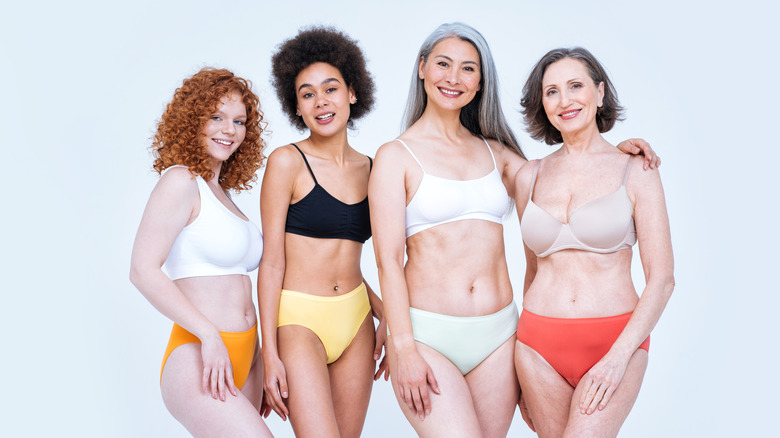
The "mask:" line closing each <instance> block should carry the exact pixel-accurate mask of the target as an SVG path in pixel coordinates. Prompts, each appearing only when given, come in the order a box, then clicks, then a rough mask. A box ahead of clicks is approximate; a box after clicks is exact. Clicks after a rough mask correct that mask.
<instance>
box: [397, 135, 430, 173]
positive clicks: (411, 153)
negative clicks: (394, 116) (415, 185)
mask: <svg viewBox="0 0 780 438" xmlns="http://www.w3.org/2000/svg"><path fill="white" fill-rule="evenodd" d="M395 140H396V141H397V142H398V143H401V144H402V145H404V147H405V148H406V150H407V151H409V154H410V155H411V156H412V158H414V161H416V162H417V165H418V166H420V169H422V171H423V173H425V168H424V167H423V165H422V163H421V162H420V160H418V159H417V156H416V155H414V152H412V150H411V149H409V146H407V145H406V143H404V142H403V140H401V139H400V138H396V139H395Z"/></svg>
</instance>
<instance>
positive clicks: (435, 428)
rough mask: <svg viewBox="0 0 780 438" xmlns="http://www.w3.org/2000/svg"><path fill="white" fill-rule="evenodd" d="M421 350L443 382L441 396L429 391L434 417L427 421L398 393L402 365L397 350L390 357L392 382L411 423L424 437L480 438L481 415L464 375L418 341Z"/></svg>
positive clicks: (428, 417)
mask: <svg viewBox="0 0 780 438" xmlns="http://www.w3.org/2000/svg"><path fill="white" fill-rule="evenodd" d="M387 342H388V345H392V339H391V337H390V336H388V338H387ZM416 344H417V351H419V352H420V354H421V355H422V357H423V359H425V361H426V362H428V365H429V366H430V367H431V369H432V370H433V374H434V376H436V381H437V382H438V383H439V390H440V391H441V394H439V395H437V394H436V393H434V392H433V391H432V390H431V389H430V387H428V391H429V394H430V400H431V414H430V415H427V416H426V417H425V419H424V420H420V418H419V417H418V416H417V415H416V414H415V413H413V412H412V411H410V410H409V407H408V406H407V405H406V402H404V401H403V400H402V399H401V397H400V395H399V392H398V386H397V385H396V380H395V379H396V377H395V376H396V373H395V371H396V370H397V366H398V362H397V358H396V355H395V351H394V350H393V348H389V349H388V354H389V356H388V358H389V360H390V370H391V372H390V380H391V381H392V382H393V392H394V393H395V398H396V400H397V401H398V405H399V406H400V407H401V411H403V413H404V415H405V416H406V419H407V420H408V421H409V424H411V425H412V427H413V428H414V430H415V431H416V432H417V435H419V436H420V437H423V438H426V437H442V436H446V437H448V438H458V437H464V438H480V437H481V436H482V432H481V430H480V424H479V420H478V419H477V413H476V411H475V410H474V404H473V403H472V401H471V393H470V391H469V386H468V384H466V379H464V378H463V375H462V374H461V373H460V371H459V370H458V368H457V367H456V366H455V365H453V364H452V362H450V361H449V360H448V359H447V358H445V357H444V356H442V355H441V353H439V352H437V351H436V350H434V349H433V348H431V347H429V346H427V345H425V344H422V343H420V342H417V343H416Z"/></svg>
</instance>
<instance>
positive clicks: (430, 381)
mask: <svg viewBox="0 0 780 438" xmlns="http://www.w3.org/2000/svg"><path fill="white" fill-rule="evenodd" d="M428 384H429V385H431V389H433V392H435V393H436V394H441V392H440V391H439V382H437V381H436V376H434V375H433V370H432V369H430V367H429V368H428Z"/></svg>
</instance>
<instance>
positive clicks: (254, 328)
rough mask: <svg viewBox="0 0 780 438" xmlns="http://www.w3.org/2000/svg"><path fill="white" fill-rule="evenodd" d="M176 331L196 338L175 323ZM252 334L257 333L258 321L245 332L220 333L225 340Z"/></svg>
mask: <svg viewBox="0 0 780 438" xmlns="http://www.w3.org/2000/svg"><path fill="white" fill-rule="evenodd" d="M173 328H174V330H183V331H185V332H187V333H189V334H191V335H192V336H195V335H194V334H192V333H191V332H190V331H189V330H187V329H185V328H184V327H182V326H180V325H179V324H176V323H175V322H174V323H173ZM252 332H255V333H257V321H255V325H253V326H252V328H250V329H249V330H245V331H243V332H222V331H221V332H219V335H220V336H222V337H223V338H243V337H245V336H246V335H249V334H252Z"/></svg>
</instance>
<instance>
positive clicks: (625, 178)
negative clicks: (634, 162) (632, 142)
mask: <svg viewBox="0 0 780 438" xmlns="http://www.w3.org/2000/svg"><path fill="white" fill-rule="evenodd" d="M632 158H634V157H633V156H629V157H628V164H626V174H625V175H624V176H623V186H625V185H626V182H628V174H629V173H631V159H632Z"/></svg>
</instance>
